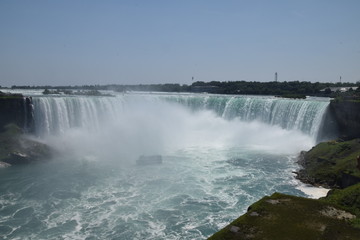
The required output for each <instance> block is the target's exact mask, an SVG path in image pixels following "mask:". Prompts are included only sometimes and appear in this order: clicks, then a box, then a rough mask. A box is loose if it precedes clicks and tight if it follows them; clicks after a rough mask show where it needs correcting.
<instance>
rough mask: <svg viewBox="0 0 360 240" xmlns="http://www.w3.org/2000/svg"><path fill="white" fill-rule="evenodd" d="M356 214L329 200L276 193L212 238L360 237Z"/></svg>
mask: <svg viewBox="0 0 360 240" xmlns="http://www.w3.org/2000/svg"><path fill="white" fill-rule="evenodd" d="M356 219H357V218H356V216H355V215H354V214H352V213H351V212H347V211H345V210H344V208H343V207H341V206H338V205H337V204H333V203H331V202H330V201H329V202H328V201H325V200H314V199H307V198H301V197H295V196H289V195H285V194H280V193H275V194H273V195H271V196H270V197H268V196H267V197H264V198H262V199H261V200H259V201H258V202H256V203H254V204H253V205H251V206H250V207H249V209H248V212H247V213H246V214H244V215H243V216H241V217H239V218H238V219H236V220H235V221H233V222H232V223H231V224H230V225H228V226H226V227H225V228H223V229H222V230H220V231H219V232H217V233H215V234H214V235H213V236H212V237H210V238H209V239H210V240H220V239H228V240H231V239H234V240H235V239H242V240H246V239H254V240H257V239H259V240H260V239H261V240H263V239H276V240H282V239H292V240H297V239H299V240H304V239H307V240H311V239H314V240H315V239H339V240H340V239H359V236H360V229H359V228H356V227H355V226H354V225H353V224H352V223H353V222H356Z"/></svg>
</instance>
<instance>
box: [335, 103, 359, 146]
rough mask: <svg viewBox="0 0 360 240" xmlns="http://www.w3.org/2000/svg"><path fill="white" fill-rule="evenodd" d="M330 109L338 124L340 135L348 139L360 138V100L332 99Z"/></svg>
mask: <svg viewBox="0 0 360 240" xmlns="http://www.w3.org/2000/svg"><path fill="white" fill-rule="evenodd" d="M330 111H331V113H332V114H333V116H334V117H335V121H336V122H337V125H338V131H339V137H340V138H342V139H344V140H348V139H353V138H360V121H359V119H360V101H359V100H343V101H331V103H330Z"/></svg>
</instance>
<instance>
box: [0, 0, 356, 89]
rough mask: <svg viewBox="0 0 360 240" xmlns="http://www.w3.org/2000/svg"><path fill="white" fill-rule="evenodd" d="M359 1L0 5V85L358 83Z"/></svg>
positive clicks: (8, 1)
mask: <svg viewBox="0 0 360 240" xmlns="http://www.w3.org/2000/svg"><path fill="white" fill-rule="evenodd" d="M359 13H360V1H359V0H342V1H340V0H273V1H270V0H237V1H235V0H217V1H215V0H177V1H175V0H142V1H140V0H139V1H137V0H132V1H131V0H123V1H122V0H118V1H100V0H99V1H93V0H86V1H85V0H83V1H80V0H73V1H67V0H61V1H50V0H48V1H38V0H32V1H25V0H24V1H20V0H0V85H1V86H11V85H83V84H140V83H143V84H148V83H181V84H191V82H192V77H194V79H195V81H212V80H217V81H237V80H247V81H273V80H274V73H275V72H278V76H279V77H278V78H279V81H293V80H299V81H312V82H316V81H319V82H337V81H339V77H340V76H342V80H343V81H348V82H356V81H360V14H359Z"/></svg>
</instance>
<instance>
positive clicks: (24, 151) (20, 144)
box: [0, 124, 54, 168]
mask: <svg viewBox="0 0 360 240" xmlns="http://www.w3.org/2000/svg"><path fill="white" fill-rule="evenodd" d="M53 154H54V151H53V150H52V149H51V148H50V147H49V146H47V145H46V144H44V143H41V142H39V141H36V140H35V139H31V138H29V137H27V136H26V135H24V134H23V132H22V130H21V129H20V128H19V127H18V126H17V125H15V124H8V125H6V126H5V127H4V131H3V132H1V133H0V168H5V167H10V166H12V165H22V164H29V163H35V162H41V161H46V160H49V159H51V157H52V156H53Z"/></svg>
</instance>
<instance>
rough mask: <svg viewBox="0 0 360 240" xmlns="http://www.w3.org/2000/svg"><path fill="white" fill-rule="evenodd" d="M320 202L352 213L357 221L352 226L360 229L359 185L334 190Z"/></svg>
mask: <svg viewBox="0 0 360 240" xmlns="http://www.w3.org/2000/svg"><path fill="white" fill-rule="evenodd" d="M320 200H322V201H325V202H329V203H333V204H337V205H339V206H342V207H343V208H344V209H345V210H347V211H349V212H352V213H354V214H355V215H356V216H357V219H356V220H354V221H353V222H354V225H355V226H356V227H358V228H360V183H358V184H356V185H353V186H350V187H347V188H345V189H341V190H340V189H334V190H331V192H329V194H328V196H327V197H326V198H321V199H320Z"/></svg>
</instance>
